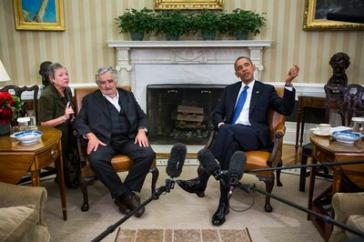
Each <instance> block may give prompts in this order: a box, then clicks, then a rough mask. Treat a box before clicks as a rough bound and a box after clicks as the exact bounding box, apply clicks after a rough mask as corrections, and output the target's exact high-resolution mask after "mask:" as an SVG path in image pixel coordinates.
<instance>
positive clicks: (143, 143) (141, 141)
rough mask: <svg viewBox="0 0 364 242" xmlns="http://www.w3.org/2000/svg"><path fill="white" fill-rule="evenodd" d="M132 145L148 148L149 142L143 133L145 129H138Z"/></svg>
mask: <svg viewBox="0 0 364 242" xmlns="http://www.w3.org/2000/svg"><path fill="white" fill-rule="evenodd" d="M134 144H137V145H139V146H140V147H148V146H149V141H148V137H147V134H146V132H145V128H139V129H138V133H137V135H136V136H135V140H134Z"/></svg>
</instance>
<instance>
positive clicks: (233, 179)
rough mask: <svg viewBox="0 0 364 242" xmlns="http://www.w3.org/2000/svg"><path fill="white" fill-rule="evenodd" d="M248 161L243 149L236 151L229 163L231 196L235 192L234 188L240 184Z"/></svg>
mask: <svg viewBox="0 0 364 242" xmlns="http://www.w3.org/2000/svg"><path fill="white" fill-rule="evenodd" d="M245 163H246V155H245V153H244V152H243V151H236V152H235V153H234V154H233V155H232V156H231V159H230V164H229V185H230V191H229V198H230V197H231V196H232V194H233V190H234V189H235V187H236V186H238V185H239V184H240V179H241V177H242V176H243V173H244V166H245Z"/></svg>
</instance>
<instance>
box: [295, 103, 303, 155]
mask: <svg viewBox="0 0 364 242" xmlns="http://www.w3.org/2000/svg"><path fill="white" fill-rule="evenodd" d="M301 121H302V107H301V104H300V100H299V101H298V111H297V120H296V122H297V124H296V145H295V150H296V154H297V149H298V138H299V135H300V126H301Z"/></svg>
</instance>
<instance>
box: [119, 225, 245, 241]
mask: <svg viewBox="0 0 364 242" xmlns="http://www.w3.org/2000/svg"><path fill="white" fill-rule="evenodd" d="M134 241H136V242H171V241H173V242H251V238H250V234H249V230H248V229H247V228H245V229H120V228H119V229H118V231H117V234H116V238H115V242H134Z"/></svg>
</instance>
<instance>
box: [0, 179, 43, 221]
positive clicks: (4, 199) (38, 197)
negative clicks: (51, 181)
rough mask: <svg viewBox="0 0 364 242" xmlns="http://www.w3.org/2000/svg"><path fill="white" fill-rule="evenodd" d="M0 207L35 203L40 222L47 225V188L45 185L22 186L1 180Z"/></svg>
mask: <svg viewBox="0 0 364 242" xmlns="http://www.w3.org/2000/svg"><path fill="white" fill-rule="evenodd" d="M0 197H1V199H0V207H13V206H26V205H34V206H35V209H36V211H37V213H38V215H39V223H40V224H43V225H45V219H44V213H43V210H44V207H45V202H46V201H47V190H46V189H45V188H44V187H31V186H20V185H13V184H8V183H3V182H0Z"/></svg>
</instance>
